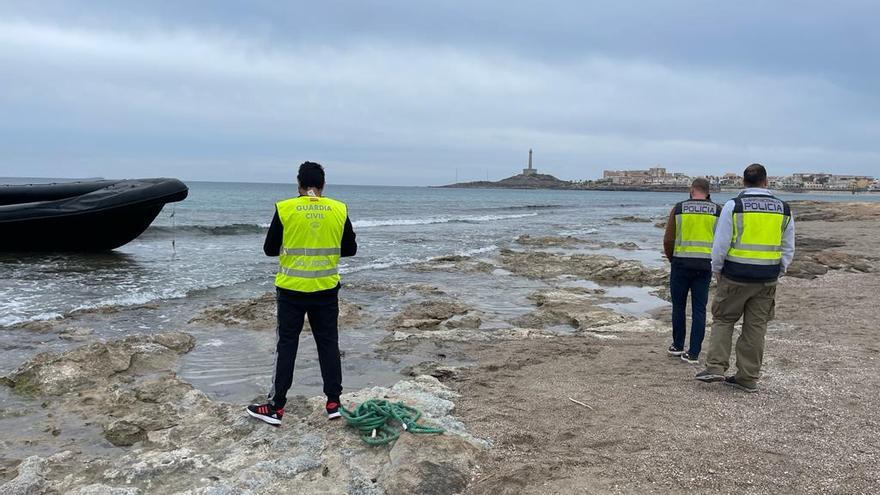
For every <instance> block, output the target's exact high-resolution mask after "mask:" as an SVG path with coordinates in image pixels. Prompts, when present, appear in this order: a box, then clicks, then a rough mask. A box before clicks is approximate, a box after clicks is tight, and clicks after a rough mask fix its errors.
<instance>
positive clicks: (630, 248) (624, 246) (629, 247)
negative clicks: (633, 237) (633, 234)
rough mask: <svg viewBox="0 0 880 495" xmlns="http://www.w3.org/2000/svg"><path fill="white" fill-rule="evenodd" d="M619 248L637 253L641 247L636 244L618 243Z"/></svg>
mask: <svg viewBox="0 0 880 495" xmlns="http://www.w3.org/2000/svg"><path fill="white" fill-rule="evenodd" d="M617 247H618V248H620V249H625V250H627V251H636V250H638V249H639V245H638V244H636V243H634V242H629V241H627V242H618V243H617Z"/></svg>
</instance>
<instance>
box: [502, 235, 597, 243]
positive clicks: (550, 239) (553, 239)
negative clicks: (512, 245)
mask: <svg viewBox="0 0 880 495" xmlns="http://www.w3.org/2000/svg"><path fill="white" fill-rule="evenodd" d="M516 242H517V244H522V245H523V246H575V245H578V244H583V243H584V242H586V241H584V240H583V239H578V238H577V237H572V236H565V237H557V236H545V237H532V236H530V235H529V234H523V235H521V236H519V237H518V238H517V239H516Z"/></svg>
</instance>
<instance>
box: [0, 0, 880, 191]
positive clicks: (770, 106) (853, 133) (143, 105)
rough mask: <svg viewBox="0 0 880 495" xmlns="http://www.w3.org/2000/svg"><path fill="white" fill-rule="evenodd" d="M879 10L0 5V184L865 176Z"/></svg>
mask: <svg viewBox="0 0 880 495" xmlns="http://www.w3.org/2000/svg"><path fill="white" fill-rule="evenodd" d="M878 19H880V2H876V1H873V0H865V1H835V2H829V1H827V0H824V1H782V0H773V1H768V0H742V1H737V2H730V1H720V0H718V1H713V0H692V1H683V0H679V1H676V0H662V1H660V0H658V1H646V0H639V1H621V0H617V1H607V2H592V1H585V0H568V1H552V0H551V1H548V0H543V1H540V2H537V1H536V2H518V1H516V0H497V1H496V0H492V1H475V0H470V1H453V0H442V1H423V0H418V1H416V0H401V1H355V0H352V1H348V2H335V1H328V0H321V1H317V2H279V1H277V0H273V1H243V2H233V1H210V2H207V1H206V2H195V1H185V2H184V1H179V0H174V1H167V2H166V1H155V2H150V1H138V2H118V1H115V0H108V1H83V2H65V1H51V0H41V1H38V2H21V1H18V2H6V1H4V0H0V176H28V177H90V176H103V177H149V176H176V177H180V178H183V179H190V180H196V179H204V180H240V181H260V182H262V181H272V182H277V181H289V180H292V178H293V177H294V175H295V168H296V165H297V164H299V163H300V162H302V161H304V160H313V161H318V162H321V163H323V164H325V166H326V167H327V169H328V178H329V180H330V181H331V182H335V183H343V184H390V185H429V184H442V183H447V182H451V181H453V180H454V179H455V173H456V168H457V169H458V176H459V178H461V179H462V180H466V179H467V180H476V179H485V178H486V176H487V174H488V176H489V177H490V178H491V179H493V180H494V179H500V178H503V177H506V176H509V175H512V174H513V173H516V172H517V171H518V169H520V168H522V167H524V166H525V162H526V160H527V154H528V149H529V148H530V147H531V148H534V150H535V165H536V166H537V167H538V168H539V170H541V171H542V172H547V173H552V174H554V175H556V176H558V177H560V178H564V179H584V178H594V177H597V176H600V175H601V172H602V170H603V169H605V168H647V167H649V166H654V165H657V164H659V165H662V166H666V167H667V168H669V169H672V170H675V171H683V172H688V173H691V174H711V173H723V172H725V171H741V170H742V168H743V167H744V166H745V165H747V164H748V163H751V162H753V161H760V162H762V163H764V164H765V165H767V166H768V168H769V170H770V173H771V174H781V173H790V172H794V171H810V170H824V171H833V172H838V173H866V174H877V175H880V172H878V171H880V91H878V88H880V29H878V25H877V20H878Z"/></svg>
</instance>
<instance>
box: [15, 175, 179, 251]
mask: <svg viewBox="0 0 880 495" xmlns="http://www.w3.org/2000/svg"><path fill="white" fill-rule="evenodd" d="M188 191H189V190H188V189H187V187H186V185H185V184H184V183H183V182H180V181H179V180H177V179H133V180H96V181H88V182H68V183H53V184H26V185H0V251H106V250H110V249H114V248H117V247H119V246H122V245H123V244H126V243H128V242H130V241H131V240H133V239H134V238H136V237H137V236H139V235H141V233H143V231H144V230H146V229H147V227H149V226H150V223H152V222H153V220H154V219H155V218H156V215H158V214H159V212H160V211H162V207H163V206H165V203H173V202H176V201H182V200H183V199H184V198H186V195H187V193H188Z"/></svg>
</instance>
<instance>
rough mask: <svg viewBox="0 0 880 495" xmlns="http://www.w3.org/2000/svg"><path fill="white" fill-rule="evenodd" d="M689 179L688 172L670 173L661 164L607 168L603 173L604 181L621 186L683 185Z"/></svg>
mask: <svg viewBox="0 0 880 495" xmlns="http://www.w3.org/2000/svg"><path fill="white" fill-rule="evenodd" d="M689 179H690V178H689V177H688V176H687V175H686V174H682V173H672V174H670V173H669V172H667V171H666V168H665V167H660V166H657V167H651V168H649V169H647V170H605V171H604V172H603V174H602V180H603V181H605V182H608V183H611V184H613V185H619V186H681V185H687V184H688V180H689Z"/></svg>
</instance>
